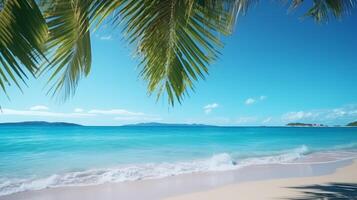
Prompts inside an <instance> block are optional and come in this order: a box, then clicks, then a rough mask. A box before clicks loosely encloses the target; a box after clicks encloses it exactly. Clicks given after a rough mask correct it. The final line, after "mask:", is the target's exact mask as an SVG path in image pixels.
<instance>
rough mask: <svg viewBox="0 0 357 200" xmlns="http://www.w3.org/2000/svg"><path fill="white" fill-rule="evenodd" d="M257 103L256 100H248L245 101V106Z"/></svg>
mask: <svg viewBox="0 0 357 200" xmlns="http://www.w3.org/2000/svg"><path fill="white" fill-rule="evenodd" d="M255 102H256V100H255V99H253V98H248V99H247V100H245V102H244V103H245V104H246V105H251V104H254V103H255Z"/></svg>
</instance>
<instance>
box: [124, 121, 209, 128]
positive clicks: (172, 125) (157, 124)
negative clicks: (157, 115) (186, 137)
mask: <svg viewBox="0 0 357 200" xmlns="http://www.w3.org/2000/svg"><path fill="white" fill-rule="evenodd" d="M123 126H125V127H127V126H129V127H132V126H136V127H138V126H142V127H148V126H151V127H153V126H155V127H156V126H162V127H167V126H170V127H187V126H189V127H215V126H213V125H206V124H169V123H158V122H149V123H137V124H127V125H123Z"/></svg>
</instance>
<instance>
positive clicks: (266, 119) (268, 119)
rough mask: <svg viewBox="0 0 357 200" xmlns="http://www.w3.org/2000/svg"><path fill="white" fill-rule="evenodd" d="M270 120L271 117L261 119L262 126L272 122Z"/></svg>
mask: <svg viewBox="0 0 357 200" xmlns="http://www.w3.org/2000/svg"><path fill="white" fill-rule="evenodd" d="M272 119H273V118H272V117H267V118H265V119H263V121H262V123H263V124H266V123H269V122H271V121H272Z"/></svg>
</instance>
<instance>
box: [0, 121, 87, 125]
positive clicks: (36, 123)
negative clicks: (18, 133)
mask: <svg viewBox="0 0 357 200" xmlns="http://www.w3.org/2000/svg"><path fill="white" fill-rule="evenodd" d="M0 126H82V125H79V124H74V123H67V122H45V121H25V122H8V123H0Z"/></svg>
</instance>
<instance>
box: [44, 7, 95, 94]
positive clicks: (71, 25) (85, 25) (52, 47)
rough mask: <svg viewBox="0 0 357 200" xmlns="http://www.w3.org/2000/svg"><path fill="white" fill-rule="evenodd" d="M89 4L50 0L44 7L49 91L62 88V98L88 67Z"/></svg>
mask: <svg viewBox="0 0 357 200" xmlns="http://www.w3.org/2000/svg"><path fill="white" fill-rule="evenodd" d="M89 6H90V3H89V1H86V0H73V1H53V2H52V4H51V5H50V7H47V8H46V10H45V14H46V20H47V25H48V27H49V32H50V36H49V40H48V41H47V48H48V49H49V52H50V54H49V59H50V62H49V64H48V65H47V66H46V68H44V70H49V71H51V72H52V75H51V77H50V79H49V82H51V83H52V87H51V88H50V91H52V92H53V94H58V93H59V92H62V94H63V95H62V97H63V98H64V99H66V98H67V97H69V96H70V95H72V94H74V91H75V89H76V87H77V84H78V81H79V79H80V78H81V77H82V76H87V75H88V74H89V72H90V69H91V43H90V32H89V26H90V22H89V14H88V10H89Z"/></svg>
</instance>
